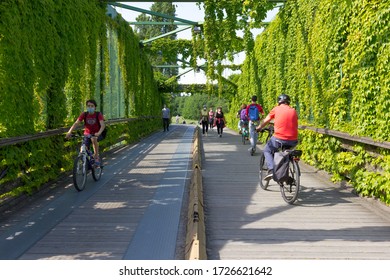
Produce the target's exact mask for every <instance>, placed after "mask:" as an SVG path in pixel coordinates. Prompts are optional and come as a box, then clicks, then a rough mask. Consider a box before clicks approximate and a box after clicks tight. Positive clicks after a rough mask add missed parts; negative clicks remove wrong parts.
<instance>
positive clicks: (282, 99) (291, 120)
mask: <svg viewBox="0 0 390 280" xmlns="http://www.w3.org/2000/svg"><path fill="white" fill-rule="evenodd" d="M271 120H274V134H273V135H272V137H271V138H270V139H269V140H268V142H267V143H266V144H265V147H264V150H263V152H264V157H265V161H266V162H267V167H268V174H267V176H265V178H264V180H270V179H271V178H272V175H273V168H274V156H273V155H274V153H275V152H276V151H277V150H278V149H279V148H280V147H281V146H282V145H283V146H289V147H292V148H293V147H295V146H296V145H297V144H298V114H297V112H296V111H295V109H294V108H292V107H290V97H289V96H288V95H287V94H282V95H280V96H279V97H278V105H277V106H276V107H274V108H273V109H272V110H271V111H270V112H269V114H268V115H267V117H266V118H265V119H264V121H263V122H262V123H261V124H260V125H259V126H258V127H256V130H257V131H260V130H261V129H263V128H264V127H265V126H266V125H267V124H268V123H269V122H270V121H271Z"/></svg>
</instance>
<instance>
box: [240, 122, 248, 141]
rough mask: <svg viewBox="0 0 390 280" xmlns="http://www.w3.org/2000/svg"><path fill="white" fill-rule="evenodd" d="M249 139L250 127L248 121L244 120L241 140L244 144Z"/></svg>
mask: <svg viewBox="0 0 390 280" xmlns="http://www.w3.org/2000/svg"><path fill="white" fill-rule="evenodd" d="M248 139H249V128H248V122H244V121H242V124H241V141H242V144H244V145H245V143H246V141H248Z"/></svg>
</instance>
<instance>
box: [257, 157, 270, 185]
mask: <svg viewBox="0 0 390 280" xmlns="http://www.w3.org/2000/svg"><path fill="white" fill-rule="evenodd" d="M267 173H268V167H267V163H266V161H265V156H264V153H263V152H260V169H259V184H260V187H261V188H262V189H263V190H266V189H267V188H268V185H269V181H270V180H263V178H265V176H267Z"/></svg>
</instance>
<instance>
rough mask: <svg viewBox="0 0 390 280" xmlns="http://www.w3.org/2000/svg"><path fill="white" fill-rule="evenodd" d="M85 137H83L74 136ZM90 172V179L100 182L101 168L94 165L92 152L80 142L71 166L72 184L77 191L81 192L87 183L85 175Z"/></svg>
mask: <svg viewBox="0 0 390 280" xmlns="http://www.w3.org/2000/svg"><path fill="white" fill-rule="evenodd" d="M74 137H85V136H74ZM89 170H91V171H92V177H93V179H94V180H95V181H98V180H100V177H101V175H102V167H101V166H100V167H98V166H96V165H95V164H94V158H93V153H92V151H90V150H88V148H87V145H86V144H85V141H83V142H82V144H81V147H80V152H79V153H78V155H77V157H76V158H75V160H74V165H73V183H74V186H75V188H76V190H77V191H82V190H84V188H85V185H86V182H87V173H88V171H89Z"/></svg>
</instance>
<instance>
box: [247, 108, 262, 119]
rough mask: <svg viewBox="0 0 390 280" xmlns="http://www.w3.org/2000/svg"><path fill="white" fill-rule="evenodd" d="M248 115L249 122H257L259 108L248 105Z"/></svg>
mask: <svg viewBox="0 0 390 280" xmlns="http://www.w3.org/2000/svg"><path fill="white" fill-rule="evenodd" d="M248 115H249V119H250V120H251V121H257V120H258V119H259V108H257V106H256V105H250V106H249V113H248Z"/></svg>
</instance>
